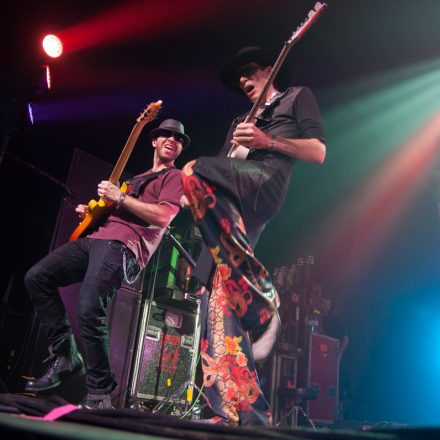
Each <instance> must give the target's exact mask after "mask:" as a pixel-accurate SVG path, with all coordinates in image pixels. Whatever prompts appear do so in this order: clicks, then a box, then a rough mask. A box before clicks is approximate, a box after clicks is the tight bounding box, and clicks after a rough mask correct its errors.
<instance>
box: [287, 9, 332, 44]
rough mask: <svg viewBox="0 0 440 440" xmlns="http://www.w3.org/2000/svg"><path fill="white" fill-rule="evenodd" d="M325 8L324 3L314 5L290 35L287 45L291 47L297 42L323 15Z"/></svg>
mask: <svg viewBox="0 0 440 440" xmlns="http://www.w3.org/2000/svg"><path fill="white" fill-rule="evenodd" d="M326 7H327V4H326V3H320V2H317V3H315V6H314V7H313V9H312V10H311V11H310V12H309V13H308V14H307V18H306V19H305V20H304V22H303V23H301V24H300V25H299V26H298V27H297V28H296V30H295V32H293V33H292V35H291V37H290V38H289V39H288V40H287V44H288V45H293V44H294V43H295V42H296V41H298V40H299V39H300V38H301V37H302V36H303V35H304V34H305V33H306V32H307V31H308V30H309V28H310V27H311V26H312V24H313V23H315V21H316V20H318V18H319V17H320V16H321V15H322V14H323V13H324V11H325V8H326Z"/></svg>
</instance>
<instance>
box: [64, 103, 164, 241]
mask: <svg viewBox="0 0 440 440" xmlns="http://www.w3.org/2000/svg"><path fill="white" fill-rule="evenodd" d="M161 107H162V101H157V102H152V103H151V104H150V105H149V106H148V107H147V108H146V109H145V110H144V111H143V112H142V113H141V115H140V116H139V117H138V118H137V119H136V124H135V125H134V127H133V129H132V130H131V133H130V136H129V137H128V139H127V142H126V144H125V146H124V148H123V150H122V152H121V155H120V156H119V159H118V161H117V162H116V165H115V167H114V168H113V171H112V174H111V175H110V177H109V179H108V180H109V182H111V183H113V184H114V185H117V183H118V181H119V178H120V177H121V174H122V172H123V171H124V168H125V165H126V164H127V161H128V159H129V157H130V155H131V152H132V151H133V148H134V145H135V143H136V141H137V140H138V138H139V135H140V134H141V131H142V129H143V128H144V127H145V125H146V124H148V123H149V122H151V121H152V120H153V119H155V118H156V116H157V114H158V113H159V110H160V109H161ZM128 189H129V188H128V185H127V183H125V182H124V183H123V184H122V186H121V188H120V190H121V191H122V192H124V193H125V192H127V191H128ZM113 205H114V202H110V201H108V200H105V199H104V198H103V197H101V198H100V199H99V200H98V201H96V200H94V199H92V200H90V202H89V203H88V205H87V207H88V213H87V214H86V216H85V217H84V219H83V220H82V221H81V223H80V224H79V225H78V226H77V227H76V229H75V230H74V231H73V233H72V235H71V236H70V238H69V240H70V241H73V240H76V239H77V238H79V237H81V236H83V235H85V233H86V231H90V230H93V229H94V228H96V226H97V225H98V224H99V223H101V221H102V220H103V219H104V218H106V217H107V216H108V215H109V214H110V211H111V210H112V206H113Z"/></svg>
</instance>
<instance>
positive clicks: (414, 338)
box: [0, 0, 440, 424]
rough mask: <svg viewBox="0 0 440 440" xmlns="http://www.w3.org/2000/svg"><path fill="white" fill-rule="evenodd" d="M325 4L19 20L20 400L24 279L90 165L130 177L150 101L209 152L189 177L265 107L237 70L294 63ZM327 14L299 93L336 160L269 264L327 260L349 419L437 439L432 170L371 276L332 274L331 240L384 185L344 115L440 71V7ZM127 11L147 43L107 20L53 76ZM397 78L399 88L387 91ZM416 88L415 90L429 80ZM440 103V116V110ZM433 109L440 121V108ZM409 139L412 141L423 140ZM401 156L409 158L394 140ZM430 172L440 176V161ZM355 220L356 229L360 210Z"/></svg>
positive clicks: (35, 8)
mask: <svg viewBox="0 0 440 440" xmlns="http://www.w3.org/2000/svg"><path fill="white" fill-rule="evenodd" d="M313 4H314V2H313V1H306V0H301V1H299V0H298V1H292V0H290V1H285V0H273V1H272V2H270V3H269V2H267V1H262V0H253V1H247V0H244V1H240V2H232V1H211V2H206V1H199V2H196V1H188V2H187V3H186V10H184V11H183V12H182V11H181V10H180V11H179V13H178V14H176V13H175V7H176V3H175V2H173V1H162V2H153V1H138V2H117V1H109V0H106V1H91V2H84V3H80V2H76V1H75V2H74V1H70V0H67V1H64V2H62V3H59V2H54V1H39V2H34V3H32V4H31V3H24V2H23V3H22V2H15V3H14V4H12V3H8V5H6V6H3V12H2V17H1V21H2V23H1V27H0V28H1V41H2V51H1V54H2V73H1V80H2V84H1V85H2V88H1V90H2V93H1V99H2V106H1V130H2V137H1V139H2V142H3V146H4V147H5V150H4V151H5V152H6V154H5V155H4V156H3V160H2V163H1V164H0V178H1V183H2V188H3V191H2V203H1V206H2V213H3V215H2V220H3V237H2V250H3V252H2V253H3V258H2V260H3V263H2V270H1V278H0V281H1V292H2V298H3V299H2V308H1V313H2V318H1V319H2V321H1V322H2V324H1V329H0V331H1V339H2V341H3V343H2V347H3V349H2V354H1V355H2V359H1V361H2V371H3V373H2V374H3V376H4V380H5V381H6V382H7V385H8V384H9V383H11V382H10V381H11V378H13V377H14V374H16V373H17V371H18V370H19V365H20V362H19V361H20V347H22V345H23V343H24V341H25V339H26V338H27V336H28V335H27V333H26V332H29V327H30V326H29V321H30V317H31V312H30V310H31V308H30V304H29V301H28V299H27V295H26V293H25V291H24V287H23V284H22V279H23V275H24V273H25V272H26V270H27V269H28V268H29V267H30V266H31V265H32V264H33V263H34V262H36V261H37V260H38V259H39V258H41V257H42V256H43V255H45V254H46V253H47V251H48V249H49V247H50V244H51V239H52V236H53V231H54V227H55V222H56V218H57V214H58V210H59V207H60V204H61V201H62V199H63V197H64V196H65V193H64V190H63V187H62V183H63V182H65V181H66V177H67V173H68V170H69V166H70V161H71V159H72V152H73V149H74V148H80V149H82V150H84V151H86V152H88V153H89V154H92V155H94V156H96V157H98V158H100V159H103V160H104V161H107V162H109V163H114V162H115V161H116V159H117V157H118V155H119V153H120V151H121V149H122V146H123V145H124V143H125V141H126V139H127V137H128V134H129V132H130V130H131V128H132V126H133V124H134V122H135V119H136V117H137V116H138V114H139V112H140V111H141V110H142V109H143V108H144V107H145V105H146V104H148V103H149V102H152V101H155V100H157V99H162V100H163V101H164V103H165V105H164V109H163V111H162V114H161V116H160V118H159V120H160V119H161V118H167V117H175V118H178V119H181V120H182V121H183V122H184V124H185V127H186V130H187V132H188V134H189V135H190V136H191V139H192V145H191V147H190V148H189V149H188V150H187V151H185V152H184V153H183V154H182V156H181V158H180V160H179V163H178V165H179V166H183V164H185V163H186V162H187V161H188V160H190V159H192V158H195V157H198V156H200V155H213V154H215V153H216V151H217V148H219V147H220V145H222V143H223V138H224V135H225V132H226V130H227V128H228V126H229V123H230V121H231V120H232V118H233V117H235V116H236V115H237V114H239V113H241V112H243V111H245V110H246V109H247V108H248V103H247V102H246V100H245V99H243V98H241V97H239V96H236V95H234V94H233V93H232V92H230V91H228V90H226V89H224V87H223V86H222V85H221V84H220V82H219V80H218V72H219V70H220V68H221V66H222V65H223V63H224V62H225V61H226V60H227V59H228V58H230V57H231V56H232V55H234V54H235V53H236V52H237V50H238V49H239V48H240V47H242V46H245V45H259V46H264V47H266V48H267V49H270V50H272V51H274V52H275V53H277V52H278V51H279V50H281V47H282V43H283V41H284V40H285V39H287V38H288V37H289V36H290V34H291V32H292V31H293V30H294V29H295V28H296V26H297V25H298V24H299V23H300V22H301V21H302V20H303V19H304V17H305V15H306V13H307V11H308V10H309V9H311V8H312V6H313ZM328 4H329V8H328V10H327V11H326V13H325V15H324V17H323V18H322V19H321V20H320V21H319V22H318V23H317V24H316V25H315V27H314V28H312V30H311V31H310V32H309V33H308V34H307V35H306V36H305V38H304V39H303V40H302V41H300V42H299V43H298V44H297V45H296V46H295V47H294V48H293V49H292V51H291V53H290V54H289V57H288V60H287V62H288V63H289V64H291V66H292V68H293V72H294V75H293V82H294V83H295V84H302V85H307V86H309V87H310V88H311V89H312V90H313V92H314V93H315V95H316V97H317V100H318V103H319V104H320V107H321V110H322V113H323V119H324V124H325V125H326V127H327V128H328V141H327V149H328V153H327V154H328V155H327V160H326V163H325V164H324V165H322V166H317V165H309V164H298V165H297V167H296V168H295V171H294V175H293V179H292V182H291V189H290V191H289V194H288V199H287V201H286V204H285V207H284V208H283V210H282V211H281V213H280V214H279V215H278V216H277V218H275V219H274V221H273V222H272V224H271V225H270V226H269V227H268V228H267V229H266V231H265V233H264V235H263V237H262V239H261V241H260V243H259V244H258V246H257V249H256V252H257V254H258V256H259V257H260V258H261V259H262V260H263V261H264V263H265V264H266V265H267V266H268V268H269V269H273V268H275V267H277V266H279V265H283V264H291V263H293V262H294V261H295V260H296V258H297V257H299V256H306V255H309V254H312V255H314V256H315V257H316V260H317V265H316V275H315V276H316V277H317V279H319V280H320V281H321V282H322V284H323V289H324V290H327V292H328V293H329V294H330V295H331V296H332V297H333V298H334V307H335V311H336V312H337V313H338V314H339V315H340V318H341V320H342V321H343V322H344V323H345V325H346V327H347V332H348V333H349V334H350V336H351V344H350V347H349V349H348V352H347V354H346V357H345V359H344V362H345V367H344V369H345V371H346V373H344V374H346V382H347V384H348V385H347V390H346V393H347V397H346V401H347V407H346V417H348V418H351V419H356V420H370V421H380V420H391V421H396V422H401V423H410V424H436V423H438V408H439V405H440V397H439V395H440V379H439V378H440V374H439V370H440V349H439V348H438V340H439V337H440V318H439V311H440V299H439V298H440V297H439V275H438V273H439V272H440V271H439V268H438V266H439V261H440V259H439V246H440V241H439V229H440V228H439V226H440V225H439V217H438V200H439V194H438V188H436V186H435V185H436V184H435V174H433V169H432V168H431V169H430V170H427V171H426V173H425V176H424V180H423V182H422V184H421V185H420V186H419V187H418V191H417V194H416V195H415V196H414V197H413V198H412V199H411V203H410V205H408V206H407V208H406V210H404V211H402V212H401V215H400V216H398V218H397V219H396V221H395V222H394V224H393V225H392V228H390V229H389V230H388V232H387V236H386V240H383V241H382V243H381V246H379V247H378V248H377V249H376V252H375V253H374V256H373V257H372V258H370V259H368V262H367V263H366V264H365V265H363V267H362V270H361V271H359V270H356V271H354V270H352V268H353V267H352V264H351V263H352V261H353V252H354V251H353V250H351V251H350V249H348V250H347V248H345V249H343V251H342V252H340V253H339V254H338V257H337V261H327V260H326V259H325V257H324V256H323V257H322V258H321V254H324V253H325V250H324V249H322V247H323V244H322V245H321V243H322V242H321V241H320V240H317V239H316V235H317V234H316V231H317V230H322V229H325V227H326V224H327V223H326V222H327V220H328V215H329V214H330V213H331V212H333V210H335V209H337V208H338V207H339V206H343V204H344V202H345V200H346V199H347V200H348V199H349V197H350V198H353V191H355V190H356V188H357V184H358V182H359V178H361V177H362V178H365V177H368V174H369V173H374V170H375V168H374V167H370V168H368V169H364V170H363V172H361V171H359V164H360V163H365V162H366V161H367V158H372V157H376V155H377V156H378V157H379V156H381V155H382V156H383V157H386V154H385V153H384V152H383V151H381V152H378V150H376V147H375V143H374V142H372V139H370V138H368V136H366V135H365V133H364V134H363V135H360V134H359V135H356V132H355V131H354V130H353V131H352V133H353V134H352V137H351V138H350V142H349V145H348V146H347V144H346V143H345V144H343V143H342V142H340V141H339V140H340V139H341V138H342V137H343V135H344V134H346V133H347V132H350V133H351V131H350V129H351V128H352V127H351V120H350V119H349V118H348V117H347V116H345V119H344V118H342V117H341V119H340V120H338V121H337V123H335V119H334V116H335V115H336V114H337V112H341V111H343V110H344V109H345V108H346V106H347V108H348V104H347V103H349V102H352V101H355V100H356V99H359V101H358V102H359V103H360V104H359V105H361V103H362V100H361V98H365V100H367V99H368V97H369V96H370V94H371V95H374V96H376V94H378V93H379V92H381V90H383V91H386V86H388V85H390V86H393V81H395V82H396V83H397V82H398V80H399V75H398V73H399V72H407V70H405V69H408V68H410V67H411V66H415V65H422V64H423V63H428V62H431V61H433V60H434V61H435V60H437V59H438V58H439V57H440V45H439V43H438V42H439V41H440V39H439V36H440V35H439V34H440V31H439V26H438V17H439V16H440V4H439V2H438V1H436V0H422V1H418V2H414V1H411V0H401V1H391V0H368V1H367V0H339V1H331V0H329V1H328ZM128 5H134V8H133V10H134V14H135V15H136V11H139V16H141V18H142V17H145V28H144V29H143V28H142V26H141V27H140V31H138V32H136V33H133V35H131V36H130V37H129V38H128V37H127V38H119V39H114V40H112V41H107V42H106V41H102V38H103V35H107V34H108V33H110V34H111V31H112V29H116V25H115V23H117V20H116V21H115V22H111V23H109V22H105V21H101V24H100V25H99V26H96V27H93V28H92V29H93V32H90V35H88V37H89V38H90V44H89V45H88V46H87V47H83V49H81V50H80V49H78V50H72V51H70V52H69V51H68V50H66V53H65V55H64V56H62V57H61V58H60V59H58V60H50V61H47V60H45V59H44V57H43V55H42V54H41V50H40V41H41V37H42V36H43V35H44V34H45V33H47V32H54V33H60V34H62V33H63V32H64V33H65V34H67V35H72V34H73V33H72V32H70V34H69V33H68V32H67V31H68V30H71V29H72V28H73V27H74V26H77V25H78V24H83V23H87V22H93V21H95V22H96V21H97V20H96V18H97V17H100V16H102V15H103V14H104V16H106V15H105V14H106V11H109V10H112V9H113V8H119V7H121V8H122V7H128ZM141 21H142V20H141ZM127 27H129V26H127ZM83 36H84V34H83ZM94 40H98V41H101V43H96V44H94ZM66 49H67V48H66ZM44 62H48V63H49V64H50V65H51V68H52V72H53V89H52V90H51V92H50V93H49V94H46V95H41V96H38V94H35V82H34V78H36V72H37V70H38V67H39V66H40V65H41V64H42V63H44ZM434 66H435V63H434ZM437 69H438V66H437ZM388 72H395V73H397V74H396V75H395V76H393V75H391V76H390V77H387V73H388ZM433 74H435V71H433ZM384 78H388V81H389V82H388V84H385V82H384V80H383V79H384ZM393 78H394V79H393ZM405 78H406V79H411V80H412V79H413V80H414V81H416V80H417V69H415V71H414V73H413V76H412V77H411V75H409V74H407V76H406V77H405ZM427 92H428V94H429V90H428V91H427ZM411 93H412V92H411V91H410V90H408V94H405V93H403V94H402V95H401V96H400V97H399V99H396V100H395V102H394V104H393V105H394V107H393V108H391V107H390V108H389V109H388V108H384V109H381V110H382V111H384V115H386V114H387V111H388V110H389V112H390V114H391V112H392V111H393V109H394V110H398V109H399V107H400V106H403V105H405V104H408V103H410V102H411V101H410V98H412V97H413V96H412V95H411ZM436 93H437V94H435V93H434V91H433V93H432V98H433V99H435V98H436V97H437V96H439V95H438V92H436ZM29 100H31V101H32V102H33V103H34V117H35V124H34V125H33V126H30V125H29V124H28V123H27V121H26V104H27V102H28V101H29ZM430 105H431V107H432V108H433V109H434V111H435V109H436V110H437V111H438V110H439V107H440V102H437V103H435V102H430ZM375 112H377V109H376V110H372V111H371V112H370V113H368V112H365V114H364V115H363V118H364V120H363V121H362V120H361V121H360V125H365V126H368V123H369V120H370V119H371V118H373V117H374V116H377V113H375ZM409 115H410V116H409V120H403V119H402V120H401V121H400V126H399V130H400V129H403V130H405V128H407V127H411V123H414V119H415V116H418V117H419V118H421V122H423V117H424V116H423V117H422V116H420V111H419V110H418V109H416V108H414V110H413V112H412V113H411V111H410V112H409ZM429 115H430V114H427V115H426V119H427V118H428V116H429ZM155 124H156V123H153V124H152V125H151V126H150V127H147V129H146V130H145V131H144V132H143V134H142V135H141V137H140V139H139V142H138V144H137V146H136V148H135V150H134V153H133V155H132V157H131V159H130V160H129V163H128V165H127V169H128V171H129V172H131V173H133V174H136V173H139V172H141V171H144V170H145V169H146V168H147V167H149V166H150V164H151V159H152V149H151V147H150V146H149V144H148V140H147V133H148V130H149V128H151V127H153V126H155ZM414 124H415V123H414ZM416 127H417V124H416V126H415V128H416ZM393 130H395V126H389V127H387V126H386V124H385V127H384V129H383V131H380V132H379V131H377V132H376V133H375V135H376V136H377V137H379V136H380V138H381V140H382V141H384V142H385V141H386V139H387V137H388V136H389V137H390V139H391V138H393V136H394V132H393ZM407 131H408V133H407V135H410V134H411V129H410V128H407ZM370 134H371V133H370ZM357 136H359V137H357ZM402 136H403V135H402ZM402 139H404V137H402ZM390 144H392V146H394V141H391V140H390ZM387 151H388V152H390V151H391V147H390V148H389V149H388V150H387ZM11 155H13V157H12V156H11ZM17 159H18V160H17ZM22 162H26V163H28V164H31V165H32V166H33V167H34V168H32V167H30V166H29V165H26V164H23V163H22ZM430 162H431V165H432V164H437V170H438V153H437V154H434V155H433V157H432V160H431V161H430ZM379 165H380V161H378V162H377V167H379ZM434 169H435V166H434ZM355 170H358V171H356V172H355ZM420 171H421V172H422V171H423V170H420ZM44 173H46V174H47V175H48V176H49V177H51V178H53V179H49V178H48V177H47V176H46V175H43V174H44ZM102 177H106V176H102ZM360 198H362V193H360V195H359V197H358V199H360ZM354 200H356V197H354ZM383 209H384V211H386V210H387V207H386V206H385V207H383ZM339 215H340V216H341V219H342V218H343V217H344V215H345V213H344V211H343V210H340V211H339ZM365 234H368V231H365ZM318 237H319V235H318ZM327 238H328V237H327ZM339 238H340V237H339ZM337 239H338V237H335V240H337ZM333 265H335V266H336V267H335V268H334V266H333ZM333 269H334V270H333ZM11 350H12V351H11Z"/></svg>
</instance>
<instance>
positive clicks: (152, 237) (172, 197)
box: [88, 168, 183, 269]
mask: <svg viewBox="0 0 440 440" xmlns="http://www.w3.org/2000/svg"><path fill="white" fill-rule="evenodd" d="M151 173H152V170H148V171H146V172H145V173H143V174H140V175H139V176H136V178H137V177H140V176H145V175H147V174H151ZM127 194H128V195H131V196H132V197H136V196H135V195H134V194H131V191H129V192H128V193H127ZM182 195H183V189H182V174H181V171H180V170H178V169H176V168H171V169H170V170H169V171H167V172H165V173H163V174H159V175H158V176H157V177H156V178H154V179H153V180H151V181H149V182H147V184H146V185H145V186H144V187H143V188H142V189H141V191H140V194H139V197H137V198H138V199H139V200H140V201H142V202H146V203H165V202H167V203H170V204H171V205H173V206H174V207H175V208H176V214H177V213H178V212H179V209H180V198H181V197H182ZM164 232H165V228H161V227H159V226H154V225H149V224H148V223H145V222H144V221H143V220H141V219H140V218H139V217H137V216H135V215H134V214H132V213H130V212H129V211H127V210H126V209H124V206H122V207H121V208H120V209H118V210H116V209H115V210H114V211H113V213H112V215H111V216H110V217H109V218H108V219H107V221H106V222H105V223H104V224H103V225H102V226H101V227H100V228H99V229H98V230H97V231H96V232H94V233H92V234H90V235H88V237H90V238H97V239H101V240H117V241H121V242H122V243H124V244H125V245H126V246H127V247H128V248H129V249H130V250H131V251H132V252H133V253H134V255H135V257H136V260H137V262H138V264H139V266H140V268H141V269H143V268H144V267H145V266H146V265H147V263H148V260H149V258H150V256H151V255H152V254H153V252H154V251H155V250H156V248H157V246H158V245H159V243H160V240H161V239H162V236H163V233H164Z"/></svg>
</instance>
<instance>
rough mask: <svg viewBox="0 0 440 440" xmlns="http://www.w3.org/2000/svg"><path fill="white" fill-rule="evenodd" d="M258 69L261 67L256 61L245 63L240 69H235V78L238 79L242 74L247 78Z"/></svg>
mask: <svg viewBox="0 0 440 440" xmlns="http://www.w3.org/2000/svg"><path fill="white" fill-rule="evenodd" d="M258 69H262V67H261V66H260V65H259V64H257V63H249V64H245V65H244V66H243V67H241V69H238V70H237V73H236V76H237V79H240V78H241V77H242V76H246V77H247V78H249V77H250V76H251V75H253V74H254V73H255V72H256V71H257V70H258Z"/></svg>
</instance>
